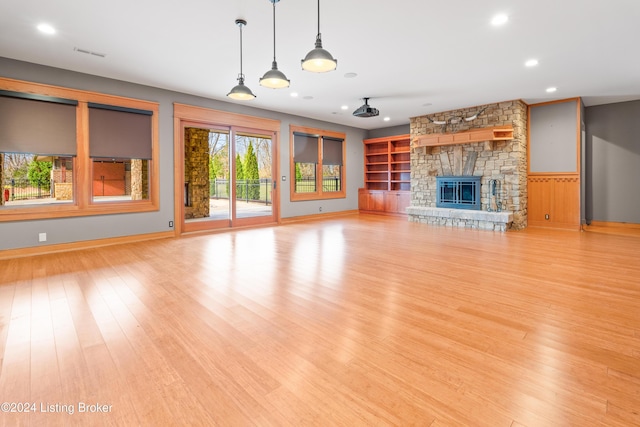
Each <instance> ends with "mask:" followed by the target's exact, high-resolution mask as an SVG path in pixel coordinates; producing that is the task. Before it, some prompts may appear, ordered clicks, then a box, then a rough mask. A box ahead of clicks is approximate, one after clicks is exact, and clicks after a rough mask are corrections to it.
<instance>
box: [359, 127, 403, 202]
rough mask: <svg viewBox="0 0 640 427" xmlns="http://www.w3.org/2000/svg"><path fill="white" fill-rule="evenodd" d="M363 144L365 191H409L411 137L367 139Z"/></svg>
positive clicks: (398, 136)
mask: <svg viewBox="0 0 640 427" xmlns="http://www.w3.org/2000/svg"><path fill="white" fill-rule="evenodd" d="M363 143H364V160H365V161H364V163H365V168H364V172H365V173H364V186H365V188H364V190H376V191H379V190H383V191H389V190H400V189H402V190H408V189H409V186H410V181H409V177H410V174H411V139H410V136H409V135H408V134H407V135H397V136H390V137H382V138H375V139H365V140H364V141H363ZM381 169H384V170H381ZM377 178H380V179H377Z"/></svg>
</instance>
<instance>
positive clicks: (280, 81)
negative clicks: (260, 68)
mask: <svg viewBox="0 0 640 427" xmlns="http://www.w3.org/2000/svg"><path fill="white" fill-rule="evenodd" d="M269 1H270V2H271V3H272V4H273V62H272V63H271V69H270V70H269V71H267V72H266V73H264V76H262V78H261V79H260V85H261V86H264V87H270V88H272V89H282V88H285V87H289V79H287V76H285V75H284V73H283V72H282V71H280V70H278V63H277V62H276V3H278V2H279V1H280V0H269Z"/></svg>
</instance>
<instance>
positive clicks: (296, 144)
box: [293, 133, 318, 163]
mask: <svg viewBox="0 0 640 427" xmlns="http://www.w3.org/2000/svg"><path fill="white" fill-rule="evenodd" d="M293 161H294V162H295V163H318V137H317V136H314V135H305V134H302V133H294V134H293Z"/></svg>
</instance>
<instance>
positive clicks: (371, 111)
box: [353, 98, 380, 117]
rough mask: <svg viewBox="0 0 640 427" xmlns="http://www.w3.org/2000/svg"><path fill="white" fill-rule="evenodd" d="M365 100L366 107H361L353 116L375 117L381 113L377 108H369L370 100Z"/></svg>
mask: <svg viewBox="0 0 640 427" xmlns="http://www.w3.org/2000/svg"><path fill="white" fill-rule="evenodd" d="M362 99H363V100H364V105H362V106H361V107H359V108H358V109H356V110H355V111H354V112H353V115H354V116H356V117H375V116H377V115H378V114H380V112H379V111H378V109H377V108H373V107H371V106H369V98H362Z"/></svg>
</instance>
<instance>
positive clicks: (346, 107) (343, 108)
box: [340, 105, 349, 110]
mask: <svg viewBox="0 0 640 427" xmlns="http://www.w3.org/2000/svg"><path fill="white" fill-rule="evenodd" d="M340 108H341V109H342V110H346V109H348V108H349V106H348V105H343V106H342V107H340Z"/></svg>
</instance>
